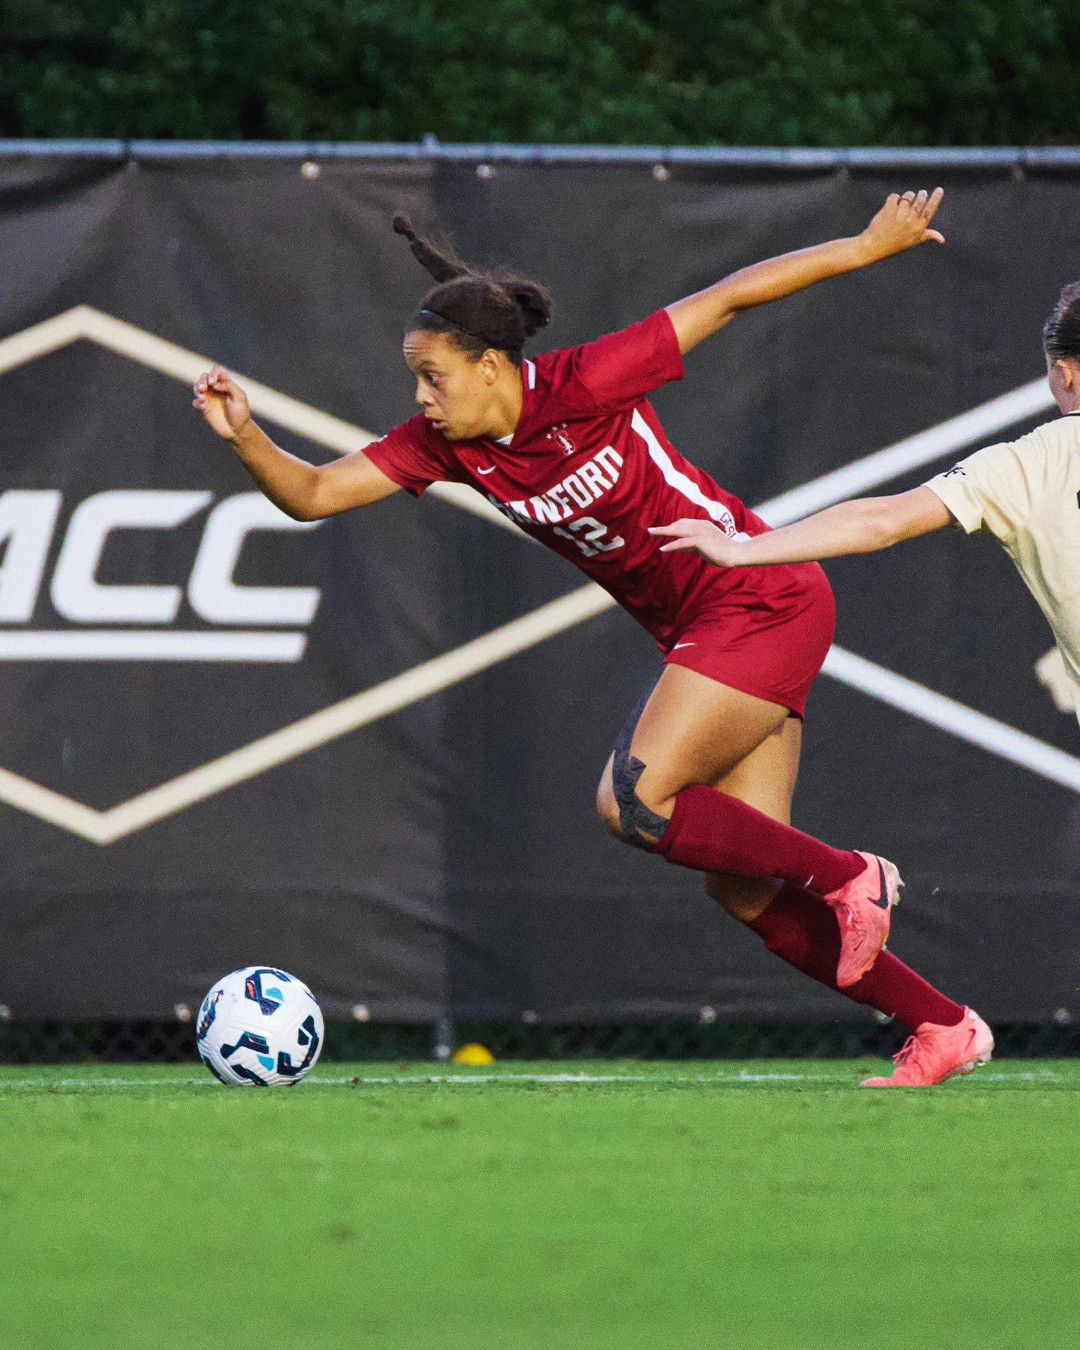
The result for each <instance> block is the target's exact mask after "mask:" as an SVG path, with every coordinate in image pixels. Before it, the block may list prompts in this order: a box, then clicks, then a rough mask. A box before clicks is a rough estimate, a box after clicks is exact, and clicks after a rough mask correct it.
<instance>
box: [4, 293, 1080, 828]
mask: <svg viewBox="0 0 1080 1350" xmlns="http://www.w3.org/2000/svg"><path fill="white" fill-rule="evenodd" d="M80 338H87V339H89V340H91V341H94V342H97V343H99V344H100V345H101V346H104V347H106V348H108V349H109V350H111V351H115V352H117V353H118V354H120V355H122V356H125V357H127V358H129V359H130V360H133V361H137V362H139V363H140V364H142V365H145V366H147V367H148V368H150V369H152V370H156V371H158V372H159V373H161V374H164V375H168V376H171V377H172V378H175V379H178V380H182V381H185V382H187V383H192V382H193V381H194V380H195V379H196V378H197V376H198V375H199V374H200V373H201V372H202V371H203V370H204V369H205V368H206V367H207V366H208V365H209V364H211V362H210V358H208V357H205V356H201V355H199V354H198V353H196V352H191V351H188V350H187V349H186V348H183V347H180V346H178V345H177V344H175V343H172V342H168V341H166V340H165V339H163V338H159V337H157V336H155V335H154V334H152V333H148V332H146V331H145V330H144V329H141V328H138V327H136V326H135V325H134V324H130V323H127V322H125V321H124V320H122V319H117V318H115V317H114V316H112V315H110V314H105V313H103V312H102V311H101V310H97V309H95V308H93V307H92V306H90V305H77V306H75V307H74V308H72V309H70V310H67V311H65V312H64V313H62V314H58V315H56V316H54V317H53V318H51V319H46V320H44V321H43V322H42V323H39V324H36V325H34V326H33V327H31V328H28V329H25V330H24V331H23V332H20V333H16V334H13V335H12V336H10V337H8V338H5V339H3V340H0V374H2V373H3V372H5V371H7V370H12V369H15V368H16V367H17V366H19V365H23V364H25V363H26V362H27V361H31V360H34V359H35V358H37V357H40V356H43V355H46V354H47V353H49V352H52V351H55V350H57V349H58V348H60V347H62V346H65V345H67V344H68V343H71V342H74V341H77V340H78V339H80ZM240 378H241V379H242V380H243V383H244V387H245V389H246V390H247V392H248V396H249V399H250V401H251V406H252V409H253V410H254V411H255V412H256V413H257V414H259V415H260V416H266V417H268V418H270V419H271V420H272V421H274V422H275V423H277V424H278V425H279V426H282V427H285V428H286V429H287V430H290V431H293V432H296V433H297V434H299V435H301V436H304V437H306V438H308V439H309V440H312V441H315V442H316V443H317V444H320V445H323V446H325V447H327V448H328V449H331V450H334V451H336V452H337V453H339V454H347V453H349V452H350V451H353V450H358V449H363V448H364V446H366V445H370V444H371V442H372V441H373V440H375V439H376V437H375V435H374V434H373V433H372V432H370V431H367V430H365V429H364V428H362V427H357V426H354V425H353V424H351V423H349V422H345V421H343V420H342V419H340V418H337V417H333V416H331V415H330V414H328V413H324V412H321V411H320V410H319V409H317V408H313V407H311V406H310V405H309V404H306V403H302V402H300V400H298V399H294V398H291V397H289V396H288V395H285V394H281V393H279V392H278V391H277V390H274V389H271V388H269V387H268V386H266V385H262V384H259V383H258V382H256V381H254V380H249V379H248V378H247V377H246V376H241V377H240ZM1051 401H1052V400H1051V396H1050V394H1049V390H1048V389H1047V388H1046V385H1045V381H1044V380H1041V379H1040V380H1034V381H1032V382H1031V383H1029V384H1025V385H1022V386H1020V387H1019V388H1018V389H1015V390H1012V391H1011V392H1010V393H1008V394H1004V395H1002V396H1001V397H1000V398H996V399H992V400H990V401H989V402H987V403H984V404H981V405H980V406H979V407H977V408H973V409H971V410H970V411H968V412H966V413H962V414H961V415H959V416H958V417H953V418H950V419H949V420H947V421H945V422H942V423H940V424H939V425H937V426H935V427H931V428H929V429H928V430H927V431H923V432H920V433H919V434H918V435H916V436H910V437H907V438H906V439H905V440H902V441H899V442H898V443H897V444H896V445H893V446H889V447H887V448H886V449H884V450H879V451H876V452H874V453H873V454H870V455H867V456H864V457H863V458H862V459H860V460H856V461H855V462H854V463H852V464H849V465H846V466H845V467H843V468H841V469H837V470H835V471H833V472H832V473H828V474H825V475H823V476H822V477H821V478H818V479H815V480H813V481H812V482H811V483H808V484H805V485H804V486H803V487H802V488H798V489H795V490H794V491H792V492H788V493H784V494H781V495H780V496H778V497H774V498H773V499H772V500H770V501H768V502H764V503H763V504H762V505H760V506H758V507H756V508H755V510H756V511H757V512H758V514H760V515H761V516H763V518H765V519H766V520H767V521H768V522H769V523H770V524H772V525H782V524H786V523H788V522H789V521H791V520H795V519H798V518H799V517H800V516H801V515H805V514H807V513H808V512H810V511H814V510H819V509H821V508H823V507H825V506H828V505H831V504H832V503H833V502H836V501H840V500H842V499H843V498H845V497H847V496H850V495H851V494H852V493H853V492H859V491H866V490H868V489H870V488H873V487H876V486H878V485H880V484H882V483H885V482H888V481H890V480H891V479H894V478H896V477H898V476H899V475H900V474H903V473H905V472H908V471H909V470H911V469H913V468H915V467H919V466H922V465H925V464H928V463H930V462H932V461H933V460H934V459H939V458H941V457H942V456H944V455H946V454H949V453H951V452H953V451H955V450H958V449H961V448H963V447H964V446H967V445H970V444H972V443H973V442H974V441H976V440H980V439H984V438H986V437H988V436H992V435H994V434H995V433H996V432H998V431H1001V430H1002V429H1003V428H1005V427H1008V426H1011V425H1013V424H1014V423H1015V422H1017V421H1020V420H1022V419H1024V418H1027V417H1031V416H1033V415H1034V414H1035V413H1037V412H1039V411H1041V410H1043V409H1044V408H1047V407H1049V406H1051ZM430 491H431V492H433V493H434V494H435V495H437V496H439V497H441V498H443V499H444V500H445V501H448V502H450V503H451V504H453V505H454V506H458V507H460V508H462V509H464V510H468V511H470V512H471V513H473V514H475V515H479V516H481V517H482V518H483V519H485V520H489V521H491V522H493V523H494V524H497V525H498V526H500V528H504V529H510V530H513V531H514V533H515V534H517V535H518V536H519V537H521V538H527V537H528V536H525V535H522V534H521V532H520V531H519V530H518V529H517V527H516V526H515V525H513V524H512V523H511V522H509V521H508V520H506V519H505V518H504V517H503V516H502V515H501V514H500V513H499V512H498V511H496V510H495V508H494V507H493V506H491V504H490V503H489V502H487V501H486V500H485V499H484V498H483V497H481V496H480V495H479V494H478V493H476V492H473V491H472V490H471V489H470V488H467V487H465V486H464V485H463V484H445V483H444V484H435V485H434V486H433V487H432V488H431V489H430ZM614 604H615V601H614V600H613V599H612V598H611V597H610V596H609V595H608V594H607V592H606V591H603V590H601V589H600V587H598V586H596V585H595V584H594V583H591V582H590V583H589V584H588V585H585V586H581V587H578V588H577V589H576V590H574V591H571V592H570V593H569V594H567V595H564V596H563V597H561V598H560V599H559V600H556V601H553V602H550V603H549V604H547V605H542V606H540V607H539V608H538V609H536V610H533V611H532V612H531V613H529V614H525V615H523V616H521V618H519V619H516V620H514V621H513V622H511V623H509V624H506V625H504V626H503V627H501V628H499V629H495V630H494V631H493V632H491V633H488V634H486V635H485V636H484V637H481V638H477V639H474V640H473V641H471V642H466V643H464V644H463V645H462V646H460V647H457V648H454V649H452V650H451V651H449V652H445V653H443V654H442V655H441V656H439V657H436V658H434V659H433V660H430V661H427V662H424V663H422V664H421V665H419V666H415V667H413V668H412V669H411V670H408V671H405V672H403V673H402V674H401V675H398V676H396V677H394V678H393V679H391V680H388V681H385V682H384V683H383V684H381V685H378V686H376V687H375V688H373V689H368V690H365V691H363V692H362V693H360V694H356V695H354V696H353V697H351V698H347V699H345V700H343V701H342V702H340V703H337V704H334V705H332V706H331V707H330V708H327V709H324V710H323V711H322V712H319V713H316V714H314V715H313V716H311V717H307V718H303V719H301V720H300V721H298V722H295V723H293V724H291V725H290V726H287V727H284V728H282V729H281V730H279V731H277V732H275V733H273V734H272V735H270V736H267V737H264V738H262V739H261V740H259V741H255V742H253V743H252V744H250V745H248V746H245V747H242V748H241V749H239V750H236V751H234V752H232V753H230V754H227V755H224V756H222V757H220V758H219V759H217V760H214V761H212V762H211V763H209V764H204V765H202V766H201V767H199V768H197V769H195V770H192V771H191V772H189V773H186V774H183V775H181V776H179V777H178V778H175V779H173V780H171V781H170V782H168V783H164V784H162V785H160V786H159V787H157V788H155V789H153V790H151V791H149V792H146V793H143V794H141V795H140V796H138V797H136V798H133V799H132V800H130V801H128V802H126V803H121V804H119V805H117V806H114V807H112V808H111V809H109V810H107V811H97V810H95V809H94V808H92V807H88V806H85V805H83V804H82V803H81V802H76V801H74V800H72V799H71V798H69V797H66V796H64V795H63V794H61V793H58V792H53V791H52V790H51V789H48V788H44V787H42V786H41V785H40V784H37V783H34V782H32V781H31V780H29V779H26V778H23V777H21V776H20V775H19V774H15V773H12V772H10V771H9V770H6V769H5V770H0V801H4V802H6V803H8V804H9V805H11V806H14V807H17V808H18V809H20V810H23V811H26V812H28V813H29V814H31V815H35V816H37V817H38V818H39V819H42V820H45V821H47V822H49V823H50V824H53V825H57V826H59V827H60V828H63V829H66V830H68V831H70V832H71V833H73V834H76V835H79V836H81V837H82V838H84V839H87V840H88V841H90V842H91V843H95V844H101V845H106V844H111V843H114V842H115V841H116V840H118V839H122V838H124V837H126V836H127V835H130V834H132V833H134V832H135V831H137V830H140V829H145V828H146V827H147V826H149V825H152V824H155V823H156V822H157V821H160V820H163V819H165V818H166V817H167V816H170V815H174V814H176V813H177V812H179V811H182V810H184V809H186V808H187V807H189V806H192V805H194V804H195V803H196V802H199V801H203V800H205V799H207V798H208V797H211V796H213V795H215V794H216V793H218V792H222V791H225V790H226V789H228V788H230V787H233V786H235V785H236V784H238V783H241V782H243V781H245V780H247V779H250V778H252V777H254V776H255V775H257V774H259V773H263V772H265V771H266V770H267V769H271V768H274V767H276V766H277V765H280V764H283V763H286V762H287V761H289V760H291V759H294V758H296V757H297V756H299V755H301V754H305V753H306V752H307V751H309V750H312V749H314V748H316V747H317V746H320V745H323V744H326V742H327V741H330V740H333V739H335V738H336V737H339V736H343V735H346V734H348V733H349V732H351V731H355V730H358V729H359V728H360V727H364V726H367V725H370V724H371V723H372V722H374V721H377V720H378V719H379V718H382V717H386V716H389V715H391V714H392V713H395V712H399V711H401V710H402V709H403V708H406V707H409V706H410V705H411V704H414V703H417V702H419V701H420V700H422V699H425V698H428V697H430V696H431V695H432V694H434V693H437V692H439V691H440V690H442V689H445V688H448V687H450V686H451V685H453V684H456V683H458V682H459V681H461V680H464V679H467V678H469V677H470V676H472V675H475V674H478V673H479V672H480V671H483V670H487V669H490V668H491V667H492V666H495V665H497V664H498V663H499V662H501V661H504V660H506V659H508V657H510V656H513V655H516V654H517V653H519V652H522V651H525V650H527V649H528V648H529V647H532V646H535V645H536V644H537V643H539V642H542V641H544V640H546V639H547V638H549V637H555V636H557V635H558V634H559V633H562V632H566V631H567V630H568V629H570V628H572V627H574V626H575V625H576V624H579V623H583V622H585V621H586V620H588V619H591V618H593V617H595V616H596V615H598V614H601V613H603V612H604V611H606V610H608V609H610V608H612V607H613V606H614ZM824 673H826V674H828V675H829V676H831V677H832V678H834V679H838V680H840V681H841V682H842V683H850V684H852V686H853V687H855V688H858V689H859V690H861V692H863V693H866V694H868V695H870V696H871V697H874V698H879V699H881V700H882V701H883V702H885V703H888V704H890V705H891V706H893V707H897V708H900V709H902V710H903V711H904V712H906V713H908V714H910V715H911V716H913V717H916V718H918V719H920V720H922V721H925V722H928V723H929V724H930V725H931V726H935V727H938V728H939V729H942V730H945V731H947V732H948V733H950V734H952V735H956V736H957V737H958V738H959V739H961V740H967V741H970V742H971V743H972V744H975V745H978V746H980V747H981V748H982V749H985V750H988V751H990V752H991V753H993V754H997V755H999V756H1001V757H1002V758H1004V759H1007V760H1011V761H1012V762H1014V763H1017V764H1019V765H1021V766H1022V767H1024V768H1026V769H1029V770H1031V771H1032V772H1034V773H1036V774H1039V775H1041V776H1042V777H1045V778H1048V779H1050V780H1051V781H1053V782H1056V783H1059V784H1061V785H1062V786H1066V787H1071V788H1073V790H1074V791H1075V790H1078V789H1077V787H1076V783H1077V780H1078V775H1080V760H1078V759H1075V758H1074V757H1073V756H1071V755H1067V754H1066V753H1065V752H1064V751H1061V750H1058V749H1057V748H1056V747H1053V746H1050V745H1047V744H1045V743H1044V742H1042V741H1039V740H1036V739H1035V738H1034V737H1029V736H1025V735H1024V734H1023V733H1021V732H1018V731H1015V730H1014V729H1013V728H1011V727H1008V726H1006V725H1005V724H1004V723H999V722H995V721H994V719H992V718H987V717H984V716H983V715H982V714H980V713H977V712H974V710H972V709H969V708H966V707H965V705H963V704H960V703H957V702H955V701H954V700H951V699H946V698H944V696H942V695H939V694H936V693H934V691H932V690H929V689H925V688H924V687H923V686H920V685H917V684H915V682H914V681H906V680H904V679H903V677H901V676H897V675H894V674H893V672H891V671H889V670H887V669H885V668H884V667H882V666H878V665H875V664H874V663H873V662H870V661H866V660H865V659H863V658H861V657H856V656H854V655H853V654H852V653H849V652H845V651H843V650H842V649H840V648H836V647H834V648H833V649H832V652H831V653H830V656H829V659H828V661H827V662H826V667H825V672H824ZM917 691H921V692H917Z"/></svg>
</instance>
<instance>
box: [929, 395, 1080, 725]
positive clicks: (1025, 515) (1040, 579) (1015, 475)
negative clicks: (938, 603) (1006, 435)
mask: <svg viewBox="0 0 1080 1350" xmlns="http://www.w3.org/2000/svg"><path fill="white" fill-rule="evenodd" d="M925 486H926V487H928V488H930V489H931V491H932V492H934V493H935V494H936V495H937V496H938V497H939V498H940V499H941V501H942V502H943V503H944V504H945V505H946V506H947V507H948V509H949V511H950V512H951V513H952V515H953V516H954V517H955V518H956V521H957V523H958V524H959V525H960V527H961V528H962V529H964V530H965V531H966V532H967V533H968V534H972V533H974V532H975V531H976V530H985V531H986V532H987V533H989V534H992V535H993V536H994V537H995V538H996V539H997V540H998V541H999V542H1000V543H1001V545H1002V546H1003V547H1004V549H1005V551H1006V552H1007V553H1008V555H1009V557H1010V558H1011V559H1012V561H1013V563H1014V565H1015V567H1016V570H1017V571H1018V572H1019V573H1020V575H1021V577H1023V579H1024V583H1025V585H1026V586H1027V588H1028V590H1029V591H1030V592H1031V594H1032V595H1033V596H1034V597H1035V599H1036V600H1037V601H1038V604H1039V608H1040V609H1041V610H1042V612H1043V613H1044V614H1045V615H1046V618H1047V619H1048V620H1049V623H1050V627H1051V628H1052V629H1053V632H1054V637H1055V638H1056V640H1057V645H1058V650H1059V651H1060V653H1061V658H1062V661H1063V663H1064V669H1065V673H1066V675H1067V677H1068V679H1069V681H1070V683H1071V685H1072V687H1073V703H1074V706H1075V707H1076V709H1077V712H1078V715H1080V415H1077V414H1068V415H1067V416H1065V417H1059V418H1056V419H1055V420H1054V421H1052V422H1046V423H1045V424H1044V425H1043V426H1041V427H1036V429H1035V430H1034V431H1032V432H1029V433H1028V434H1027V435H1026V436H1021V437H1020V438H1019V439H1018V440H1015V441H1008V442H1003V443H1002V444H1000V445H990V446H987V447H986V449H985V450H979V451H977V452H976V453H975V454H973V455H969V456H968V457H967V459H964V460H961V461H960V463H959V464H955V465H954V466H953V467H952V468H951V469H947V470H946V471H945V472H944V473H940V474H938V475H937V477H936V478H931V479H930V480H929V482H927V483H926V484H925Z"/></svg>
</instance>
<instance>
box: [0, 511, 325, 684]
mask: <svg viewBox="0 0 1080 1350" xmlns="http://www.w3.org/2000/svg"><path fill="white" fill-rule="evenodd" d="M212 502H213V494H212V493H211V492H206V491H164V490H162V491H157V490H140V491H134V490H119V491H108V492H99V493H95V494H94V495H93V496H91V497H87V498H86V499H85V500H84V501H82V502H80V503H79V505H78V506H77V507H76V508H75V510H74V511H73V512H72V514H71V519H70V521H69V523H68V526H67V529H66V531H65V532H64V536H63V540H62V542H61V543H60V548H59V552H58V554H57V556H56V562H55V565H54V566H53V569H52V576H51V580H47V578H46V568H47V564H48V559H49V555H50V552H51V551H52V548H53V544H54V538H55V535H56V527H57V522H58V520H59V518H60V514H61V510H62V507H63V494H62V493H61V492H59V491H56V490H52V489H47V490H25V489H23V490H11V491H8V492H5V493H3V494H0V546H3V552H2V553H0V661H251V662H291V661H299V660H300V658H301V657H302V656H303V654H304V651H305V649H306V646H307V631H306V630H307V628H308V626H309V625H310V624H311V622H312V620H313V619H314V617H315V613H316V610H317V609H318V607H319V602H320V600H321V598H322V597H321V592H320V591H319V590H318V588H316V587H308V586H244V585H240V584H239V583H238V582H237V581H236V580H235V573H236V569H237V564H238V562H239V559H240V555H241V552H242V550H243V548H244V545H245V543H246V541H247V539H248V537H249V536H250V535H251V534H253V533H255V532H256V531H264V530H282V531H285V530H287V531H292V530H310V529H314V528H317V527H318V526H319V525H320V524H321V523H322V522H321V521H297V520H292V519H291V518H290V517H289V516H287V515H285V513H284V512H282V511H279V510H278V508H277V507H276V506H274V505H273V503H272V502H270V501H268V500H267V499H266V498H265V497H264V496H263V495H262V494H261V493H258V492H244V493H240V494H238V495H237V496H233V497H227V498H225V499H224V500H223V501H219V502H218V503H217V504H216V505H213V506H211V503H212ZM207 507H210V510H209V513H208V515H207V517H206V524H205V526H204V528H203V532H202V538H201V541H200V543H199V546H198V550H197V552H196V554H195V559H194V563H193V565H192V568H191V573H190V576H189V577H188V581H187V585H186V586H185V587H181V586H179V585H121V584H116V583H105V582H102V581H100V580H98V571H99V568H100V564H101V561H102V558H103V556H104V554H105V551H106V548H107V546H108V544H109V540H110V538H111V536H112V535H113V534H115V533H116V532H118V531H126V530H170V529H176V528H177V527H179V526H181V525H184V524H185V523H186V522H188V521H190V520H191V519H193V517H195V516H196V515H198V514H199V512H201V511H203V510H206V508H207ZM46 588H47V592H48V597H49V600H50V601H51V603H52V607H53V609H54V610H55V611H56V613H57V615H58V616H60V618H61V619H62V620H64V621H65V625H64V626H63V627H59V628H57V629H53V630H46V629H43V628H39V627H31V626H30V625H31V624H32V621H33V618H34V614H35V611H36V609H37V607H38V603H39V600H40V598H41V596H42V594H43V593H44V592H45V591H46ZM185 594H186V598H187V601H188V604H189V605H190V607H191V610H192V611H193V612H194V614H195V615H196V616H197V617H198V618H199V619H202V620H203V621H204V622H205V623H206V624H207V625H208V627H206V628H198V629H189V630H184V629H182V628H178V627H177V620H178V617H179V615H180V608H181V604H182V602H183V600H184V597H185ZM113 625H124V626H123V627H115V626H113Z"/></svg>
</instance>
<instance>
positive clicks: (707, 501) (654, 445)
mask: <svg viewBox="0 0 1080 1350" xmlns="http://www.w3.org/2000/svg"><path fill="white" fill-rule="evenodd" d="M630 425H631V427H632V428H633V429H634V430H635V431H636V432H637V434H638V435H639V436H640V437H641V439H642V440H643V441H644V442H645V444H646V445H647V446H648V447H649V458H650V459H651V460H652V462H653V463H654V464H655V465H656V466H657V468H658V469H659V470H660V472H661V473H662V474H663V475H664V481H665V482H666V483H668V484H669V485H670V486H671V487H673V488H674V489H675V491H676V492H681V493H682V495H683V496H684V497H686V498H687V499H688V500H689V501H692V502H693V503H694V505H695V506H700V507H701V509H702V510H703V511H706V512H708V514H709V516H710V517H711V518H712V519H713V520H715V521H716V523H717V525H719V526H720V528H721V529H722V530H723V531H724V533H725V534H730V535H735V534H737V533H738V531H737V530H736V528H735V517H734V516H733V515H732V514H731V512H730V511H729V510H728V509H727V507H726V506H723V505H722V504H721V503H720V502H714V501H713V500H712V498H711V497H706V496H705V494H704V492H702V490H701V488H699V487H698V485H697V484H696V483H695V482H694V480H693V479H692V478H687V476H686V474H684V473H683V472H682V470H681V469H677V468H676V467H675V465H674V464H672V462H671V456H670V455H669V454H668V452H667V451H666V450H665V449H664V447H663V446H662V445H661V444H660V442H659V441H658V440H657V439H656V436H655V434H654V432H653V429H652V427H651V426H649V424H648V422H646V421H645V419H644V417H642V415H641V413H640V412H639V411H638V409H637V408H635V409H634V413H633V416H632V417H631V418H630Z"/></svg>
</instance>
